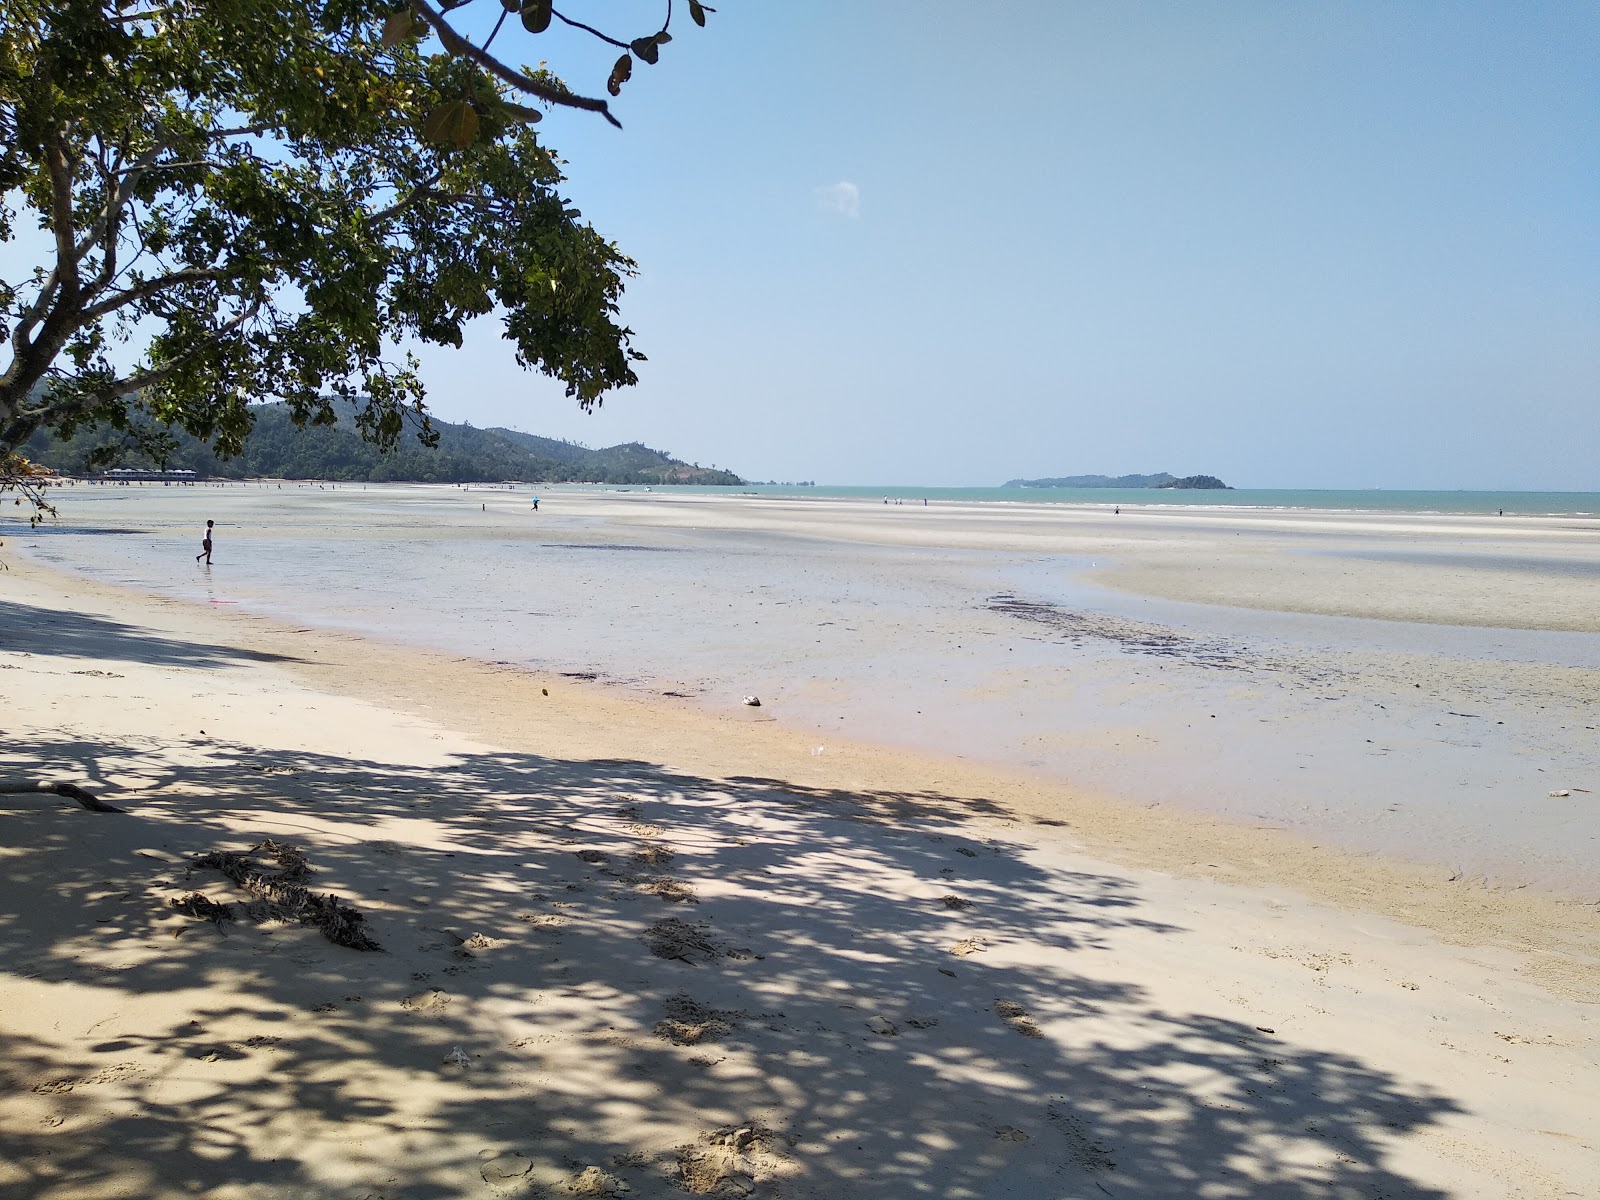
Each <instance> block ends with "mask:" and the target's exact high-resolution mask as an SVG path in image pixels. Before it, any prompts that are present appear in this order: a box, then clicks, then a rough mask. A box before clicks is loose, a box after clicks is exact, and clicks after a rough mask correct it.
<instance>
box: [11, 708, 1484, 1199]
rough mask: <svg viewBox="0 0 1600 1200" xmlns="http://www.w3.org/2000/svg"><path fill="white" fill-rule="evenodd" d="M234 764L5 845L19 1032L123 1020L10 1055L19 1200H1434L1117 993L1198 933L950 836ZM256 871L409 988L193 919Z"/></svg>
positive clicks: (1257, 1075) (41, 809)
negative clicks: (263, 861)
mask: <svg viewBox="0 0 1600 1200" xmlns="http://www.w3.org/2000/svg"><path fill="white" fill-rule="evenodd" d="M30 751H31V752H32V753H33V754H35V755H37V757H38V760H39V765H40V766H41V767H43V768H46V769H48V768H49V767H51V766H53V765H56V764H60V763H74V764H78V765H79V769H80V770H81V769H82V766H83V764H104V765H106V766H107V769H109V767H110V766H111V765H114V764H116V763H119V762H122V761H125V760H126V757H127V756H128V755H129V754H131V753H136V750H135V749H134V748H131V747H129V746H124V745H120V744H115V743H83V742H73V741H69V740H65V739H63V740H62V741H60V742H58V743H55V744H51V745H45V746H35V747H31V748H30ZM208 755H209V756H208V758H207V759H206V761H205V762H204V763H203V764H201V765H192V766H191V765H186V766H183V767H177V768H172V769H171V770H170V773H169V775H168V776H167V777H166V778H164V779H162V780H160V781H159V782H158V783H156V784H155V786H153V787H152V788H151V789H150V790H148V791H145V792H142V793H140V794H139V795H138V796H130V795H127V794H121V795H119V794H117V793H116V792H115V791H114V790H111V789H107V793H106V796H107V799H111V800H115V801H117V802H119V803H124V804H127V805H128V806H129V807H130V808H131V809H132V810H133V811H132V812H131V813H130V814H129V815H125V816H100V815H96V814H90V813H86V812H80V811H77V810H72V809H68V808H65V807H51V806H49V803H48V802H39V803H37V804H33V803H31V802H30V803H29V804H27V805H25V806H21V807H14V808H12V809H10V810H8V811H6V812H4V813H3V814H0V846H3V847H6V853H7V857H6V859H5V869H4V873H3V878H0V962H3V963H5V964H6V967H5V971H4V973H0V1002H3V1003H4V1004H5V1005H6V1006H7V1007H8V1008H10V1007H12V1006H13V1005H16V1004H17V1003H18V1001H17V997H19V996H22V995H23V994H24V993H26V994H27V995H28V996H29V997H30V1003H33V1004H35V1005H38V1004H40V1003H44V1004H46V1005H48V1004H49V1003H50V997H51V995H52V994H54V992H55V990H56V989H60V990H61V993H62V994H63V995H65V994H67V993H68V992H69V991H70V990H71V989H74V988H85V987H87V988H92V989H94V991H95V994H96V998H95V1006H96V1015H95V1019H94V1021H93V1024H92V1027H88V1028H81V1029H68V1028H63V1029H61V1030H59V1031H52V1030H51V1029H50V1027H49V1022H48V1021H46V1022H45V1023H44V1025H43V1026H42V1027H32V1026H30V1027H28V1028H27V1029H26V1030H23V1029H22V1028H21V1027H20V1026H19V1025H18V1024H17V1023H16V1022H8V1023H7V1029H8V1030H9V1032H6V1033H3V1034H0V1042H3V1046H0V1054H3V1058H0V1066H3V1071H4V1079H3V1082H4V1088H3V1089H0V1117H3V1119H4V1122H5V1124H6V1125H7V1137H6V1157H7V1159H8V1162H6V1163H5V1164H3V1165H0V1170H3V1171H4V1172H5V1173H3V1174H0V1194H4V1195H18V1196H22V1195H26V1196H29V1197H35V1198H46V1197H48V1198H52V1200H53V1198H57V1197H66V1196H89V1195H96V1194H99V1193H100V1192H101V1191H105V1192H106V1193H108V1194H111V1193H115V1194H135V1193H139V1194H145V1195H152V1196H154V1195H163V1194H168V1193H170V1194H175V1195H176V1194H206V1192H207V1190H208V1189H219V1188H223V1187H224V1185H235V1186H236V1187H238V1188H240V1189H243V1190H239V1191H234V1192H228V1191H217V1192H216V1195H217V1196H219V1197H221V1196H224V1195H227V1196H247V1197H251V1198H256V1197H269V1196H270V1197H289V1196H339V1197H346V1196H348V1197H350V1198H351V1200H357V1198H360V1197H369V1198H375V1197H380V1196H381V1197H387V1198H388V1200H398V1198H399V1197H402V1196H403V1197H407V1198H408V1200H433V1198H440V1200H442V1198H444V1197H457V1196H465V1195H481V1196H484V1197H489V1196H493V1195H509V1194H528V1195H534V1194H550V1195H561V1194H572V1192H573V1191H574V1189H576V1191H577V1193H579V1194H582V1192H583V1189H584V1188H585V1187H587V1186H590V1185H593V1186H594V1187H599V1188H602V1189H603V1188H605V1187H609V1186H610V1183H608V1182H606V1181H607V1180H613V1181H615V1180H621V1181H625V1182H626V1183H627V1184H628V1185H630V1186H631V1188H632V1192H631V1193H630V1195H634V1196H646V1197H648V1196H669V1195H676V1194H682V1191H681V1189H682V1187H683V1186H684V1185H685V1184H686V1183H687V1184H688V1185H690V1186H693V1187H697V1188H699V1187H703V1188H704V1189H705V1190H706V1191H707V1192H708V1194H716V1195H727V1196H732V1195H746V1194H752V1195H756V1196H766V1195H774V1196H776V1195H782V1196H786V1197H819V1198H821V1197H827V1198H830V1200H833V1198H843V1197H866V1196H882V1197H948V1198H956V1197H994V1196H1016V1197H1039V1198H1047V1197H1048V1198H1055V1197H1069V1196H1070V1197H1078V1196H1085V1197H1095V1196H1100V1195H1109V1196H1114V1197H1144V1198H1155V1197H1172V1198H1173V1200H1177V1198H1179V1197H1182V1198H1185V1200H1187V1198H1189V1197H1194V1196H1200V1195H1204V1196H1206V1197H1210V1198H1220V1200H1227V1198H1231V1197H1241V1198H1242V1197H1252V1198H1278V1200H1311V1198H1313V1197H1315V1198H1319V1200H1321V1198H1326V1197H1341V1198H1343V1197H1350V1198H1355V1197H1363V1198H1372V1197H1381V1196H1389V1197H1399V1196H1405V1197H1434V1196H1442V1195H1443V1193H1442V1192H1439V1191H1436V1190H1434V1189H1432V1188H1430V1187H1428V1186H1425V1185H1423V1184H1421V1183H1419V1182H1417V1181H1415V1180H1413V1179H1411V1178H1408V1177H1407V1176H1406V1175H1404V1174H1402V1173H1401V1172H1400V1170H1399V1169H1398V1168H1397V1167H1396V1166H1395V1165H1394V1164H1393V1163H1392V1162H1391V1161H1390V1151H1391V1149H1392V1147H1393V1146H1394V1144H1395V1142H1396V1140H1397V1139H1398V1138H1400V1137H1402V1136H1403V1135H1405V1134H1407V1133H1410V1132H1413V1131H1416V1130H1418V1129H1419V1128H1421V1127H1424V1126H1426V1125H1428V1124H1430V1123H1432V1122H1435V1121H1437V1120H1438V1119H1439V1118H1440V1117H1441V1116H1442V1115H1444V1114H1448V1113H1451V1112H1455V1111H1457V1107H1456V1105H1455V1104H1454V1103H1453V1102H1451V1101H1450V1100H1449V1099H1448V1098H1446V1097H1443V1096H1440V1095H1437V1094H1431V1093H1429V1092H1427V1091H1424V1090H1422V1089H1419V1088H1417V1087H1414V1086H1411V1085H1408V1084H1405V1083H1403V1082H1402V1081H1401V1080H1399V1079H1397V1078H1396V1077H1394V1076H1393V1075H1391V1074H1389V1073H1387V1072H1385V1071H1382V1070H1380V1069H1378V1068H1376V1067H1374V1066H1372V1065H1369V1064H1367V1063H1364V1062H1362V1061H1360V1060H1358V1059H1357V1058H1355V1057H1352V1056H1348V1055H1343V1054H1334V1053H1328V1052H1326V1051H1323V1050H1318V1049H1313V1048H1309V1047H1303V1046H1296V1045H1294V1044H1293V1043H1292V1042H1290V1041H1289V1040H1287V1039H1285V1038H1280V1037H1277V1036H1275V1035H1273V1034H1270V1033H1267V1032H1265V1031H1262V1030H1258V1029H1256V1028H1253V1027H1251V1026H1248V1025H1245V1024H1241V1023H1239V1022H1237V1021H1234V1020H1230V1019H1225V1018H1222V1017H1218V1016H1216V1015H1210V1014H1206V1013H1196V1012H1174V1011H1166V1010H1164V1009H1163V1008H1161V1007H1160V1006H1158V1005H1157V1004H1155V1003H1154V1002H1153V1001H1152V1000H1151V998H1150V997H1149V996H1148V994H1147V993H1146V992H1145V991H1144V990H1143V989H1142V988H1141V987H1140V986H1138V985H1136V984H1134V983H1131V982H1127V981H1123V980H1118V979H1116V978H1115V975H1116V968H1115V963H1116V959H1115V957H1114V956H1112V955H1110V954H1108V952H1107V947H1108V946H1110V945H1111V944H1112V943H1113V941H1114V940H1116V939H1119V938H1124V937H1129V936H1139V937H1154V938H1160V937H1165V936H1167V935H1169V934H1171V933H1173V932H1176V930H1174V929H1173V927H1172V926H1170V925H1165V924H1163V923H1161V922H1159V921H1157V920H1154V919H1153V918H1152V917H1151V916H1149V915H1146V914H1145V912H1144V910H1143V901H1142V899H1141V896H1140V894H1139V891H1138V889H1137V888H1136V887H1135V886H1133V885H1132V884H1130V883H1129V882H1128V881H1127V880H1124V879H1119V878H1117V877H1115V876H1113V875H1105V874H1098V873H1092V872H1084V871H1073V870H1067V869H1064V868H1061V867H1059V866H1054V865H1051V861H1052V860H1050V859H1049V858H1048V856H1040V855H1035V854H1031V853H1029V852H1028V848H1027V846H1026V844H1025V842H1024V841H1023V840H1022V839H1021V838H1018V839H1017V840H1015V841H1005V840H1001V839H1000V838H999V837H997V836H995V835H994V831H991V830H979V829H976V828H975V827H973V826H970V825H967V826H964V825H962V824H961V823H960V822H959V820H958V817H959V815H960V814H959V812H958V811H955V809H954V807H953V808H952V809H951V810H950V811H944V812H935V811H932V805H931V798H929V797H917V796H909V795H894V794H884V793H874V794H868V795H857V794H853V793H809V794H808V793H805V792H803V791H800V790H795V789H791V788H787V787H784V786H781V785H777V784H774V783H773V782H772V781H765V780H713V779H703V778H696V777H692V776H688V775H682V774H674V773H671V772H669V771H666V770H664V769H661V768H659V767H656V766H652V765H650V764H648V763H641V762H628V761H596V762H566V761H559V760H551V759H544V758H540V757H537V756H532V755H525V754H512V753H495V754H484V755H477V756H471V757H461V758H457V759H455V760H453V761H452V762H451V763H450V765H448V766H445V767H440V768H416V767H409V766H397V765H395V764H391V763H382V762H370V761H362V760H358V759H351V758H341V757H335V756H325V755H316V754H286V753H281V752H275V753H270V754H267V753H262V752H259V751H256V750H252V749H251V748H249V747H243V746H235V745H226V744H213V745H212V746H210V747H209V748H208ZM90 769H91V771H93V770H95V769H96V768H95V767H94V766H91V768H90ZM146 770H147V773H148V771H149V770H150V768H148V767H146ZM911 811H915V812H918V813H921V814H922V818H921V819H920V820H918V821H911V820H907V819H905V816H906V814H907V813H908V812H911ZM885 814H892V815H895V816H897V817H898V818H899V819H898V820H896V821H892V822H891V821H889V820H886V819H884V817H885ZM261 837H273V838H278V839H283V840H287V841H292V842H294V843H295V844H296V845H298V846H300V847H301V848H303V849H304V850H305V852H306V854H307V856H308V857H309V860H310V862H311V864H312V866H313V868H314V869H315V870H316V872H317V874H316V876H315V880H316V882H315V883H314V884H313V886H320V887H322V888H326V889H329V890H333V891H336V892H338V893H339V894H340V895H342V896H344V897H346V898H348V899H350V900H352V901H353V902H354V903H356V904H357V905H359V906H360V907H361V908H362V909H363V910H364V911H365V912H366V914H367V917H368V922H369V928H370V930H371V932H372V933H373V934H374V935H375V936H376V937H377V939H378V940H379V942H381V943H382V944H383V946H384V948H385V949H384V952H382V953H368V954H363V953H360V952H357V951H353V950H347V949H344V948H341V947H338V946H335V945H332V944H330V943H328V942H327V941H325V940H323V939H322V938H321V937H320V935H319V934H318V933H317V932H316V931H315V930H313V929H309V928H304V927H300V926H290V925H272V924H264V925H255V924H252V923H250V922H249V921H248V920H246V919H240V920H238V921H235V922H232V923H222V924H220V925H213V924H209V923H207V922H205V921H200V920H196V919H192V918H188V917H183V916H179V915H177V914H174V913H173V912H172V910H171V909H170V907H169V906H168V905H167V903H166V899H167V897H170V896H171V895H174V894H177V893H178V892H180V891H182V890H184V889H187V888H201V889H203V890H204V891H205V893H206V894H207V895H209V896H211V897H213V898H214V899H217V900H219V901H231V902H240V901H243V900H244V899H246V897H244V896H243V895H241V894H240V893H239V892H238V891H237V890H235V889H232V888H231V887H230V886H229V885H227V884H226V883H225V882H224V881H222V880H221V879H220V877H219V876H217V875H216V874H215V873H214V872H206V871H194V872H192V873H189V872H187V870H186V867H185V866H184V863H185V862H186V861H187V860H188V858H189V856H191V855H193V854H197V853H202V852H205V851H208V850H213V849H218V848H233V849H243V848H246V847H248V846H249V845H251V844H252V842H254V841H256V840H258V839H259V838H261ZM419 843H425V844H426V847H428V848H423V846H421V845H419ZM240 915H241V918H242V917H243V914H242V913H241V914H240ZM663 931H665V932H663ZM175 935H176V936H175ZM174 1000H180V1001H181V1002H182V1018H181V1020H180V1019H179V1018H177V1017H174V1016H173V1015H172V1013H173V1012H174V1011H175V1009H174V1006H173V1001H174ZM1091 1022H1093V1024H1092V1025H1091ZM1085 1031H1088V1032H1085ZM1108 1031H1111V1032H1108ZM457 1051H459V1054H458V1053H456V1052H457ZM63 1061H65V1062H67V1063H68V1064H69V1065H68V1066H66V1067H63V1066H62V1065H61V1064H62V1063H63ZM28 1105H31V1106H32V1107H31V1108H27V1111H29V1112H35V1111H36V1110H37V1109H38V1108H39V1107H40V1106H41V1105H42V1106H44V1107H45V1109H46V1110H47V1111H46V1114H45V1117H44V1121H45V1124H43V1125H40V1124H39V1121H38V1118H37V1116H36V1117H35V1118H34V1120H33V1123H32V1124H31V1125H29V1126H27V1127H21V1126H19V1124H18V1122H17V1120H16V1119H15V1116H14V1114H15V1113H17V1112H21V1111H23V1109H24V1108H25V1107H26V1106H28ZM56 1121H59V1124H52V1123H51V1122H56ZM741 1128H742V1129H745V1130H748V1131H749V1132H747V1133H743V1134H741V1133H737V1132H732V1133H729V1132H728V1131H730V1130H732V1131H736V1130H739V1129H741ZM686 1129H687V1130H690V1131H703V1132H704V1133H705V1134H706V1135H707V1139H706V1140H705V1141H703V1142H700V1143H695V1146H696V1148H694V1149H691V1150H687V1151H680V1150H679V1147H681V1146H683V1145H685V1144H688V1143H691V1142H694V1139H693V1138H692V1137H686V1136H685V1134H684V1130H686ZM586 1168H596V1169H598V1171H600V1172H602V1173H603V1174H599V1175H597V1174H594V1173H591V1174H590V1175H587V1176H585V1175H583V1174H582V1172H583V1171H584V1170H585V1169H586ZM585 1180H587V1181H588V1182H587V1183H585ZM597 1180H598V1181H599V1182H596V1181H597ZM588 1194H608V1193H606V1192H605V1191H604V1190H601V1191H591V1192H590V1193H588Z"/></svg>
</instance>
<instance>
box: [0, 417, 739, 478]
mask: <svg viewBox="0 0 1600 1200" xmlns="http://www.w3.org/2000/svg"><path fill="white" fill-rule="evenodd" d="M255 418H256V424H255V428H254V429H253V430H251V432H250V436H249V437H248V438H247V439H245V444H244V453H242V454H240V455H239V456H238V457H236V458H228V459H219V458H218V457H217V456H216V455H215V454H213V453H212V452H211V448H210V447H209V446H207V445H205V444H204V443H203V442H201V441H199V440H198V439H197V438H193V437H190V436H189V435H188V434H183V433H180V434H177V435H175V439H176V445H175V446H174V447H173V449H172V452H171V453H170V454H168V455H167V457H166V459H165V460H164V461H162V462H156V461H153V460H152V459H150V458H149V457H148V456H146V455H143V454H140V453H138V452H137V451H134V450H130V449H128V448H126V446H125V444H124V438H123V437H122V435H121V434H118V433H117V432H115V431H114V430H109V429H99V430H92V431H89V430H80V431H79V432H77V433H76V434H74V436H73V437H71V438H66V439H64V438H56V437H52V436H51V435H49V434H47V433H38V434H35V435H34V436H33V437H32V438H30V439H29V440H28V441H27V443H25V444H24V445H23V446H22V447H21V450H22V453H23V454H25V455H27V457H29V458H31V459H33V460H34V461H35V462H38V463H41V464H43V465H44V466H47V467H50V468H51V469H53V470H56V471H63V472H66V473H67V474H71V475H92V474H94V473H95V472H96V471H98V470H104V469H108V468H112V467H128V468H133V469H135V470H153V469H159V468H166V469H169V470H185V471H193V472H194V473H195V475H196V476H197V477H199V478H202V479H327V480H338V481H341V482H344V481H350V482H367V483H383V482H395V483H400V482H406V483H502V482H511V481H515V482H519V483H614V484H635V485H639V484H645V485H658V484H662V485H665V484H718V485H722V486H729V487H737V486H740V485H742V484H743V483H744V480H743V479H741V478H739V476H738V475H735V474H734V473H733V472H732V471H724V470H718V469H717V468H714V467H702V466H700V464H698V463H686V462H683V461H681V460H680V459H676V458H673V457H672V456H671V455H670V454H668V453H667V452H666V451H665V450H652V449H651V448H650V447H648V446H645V445H642V444H641V443H639V442H628V443H626V444H624V445H620V446H609V447H607V448H605V449H603V450H591V449H590V448H589V447H587V446H582V445H579V444H578V443H576V442H566V441H559V440H557V439H555V438H546V437H538V436H536V435H534V434H531V433H519V432H518V431H516V430H514V429H476V428H474V427H473V426H472V425H470V424H461V425H457V424H454V423H453V422H450V421H440V420H438V419H437V418H435V420H434V422H433V427H434V429H435V430H437V431H438V433H439V445H438V446H437V447H436V448H433V449H429V448H428V447H426V446H423V445H421V444H420V443H418V442H417V441H416V439H415V438H406V439H404V440H402V442H401V444H400V445H399V446H397V447H396V448H395V449H394V450H393V451H392V452H390V453H388V454H384V453H382V452H381V451H379V450H378V449H377V448H376V447H375V446H372V445H370V444H369V443H367V442H364V441H362V440H361V436H360V435H359V434H358V433H357V432H356V428H355V421H354V420H353V418H352V415H351V410H349V409H348V408H346V409H343V410H341V411H340V412H339V419H338V421H337V422H336V423H335V424H333V425H322V426H307V427H305V428H304V429H300V428H296V427H295V424H294V422H293V421H291V420H290V419H289V412H288V409H287V408H286V407H285V406H284V405H282V404H262V405H259V406H257V407H256V410H255Z"/></svg>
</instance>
